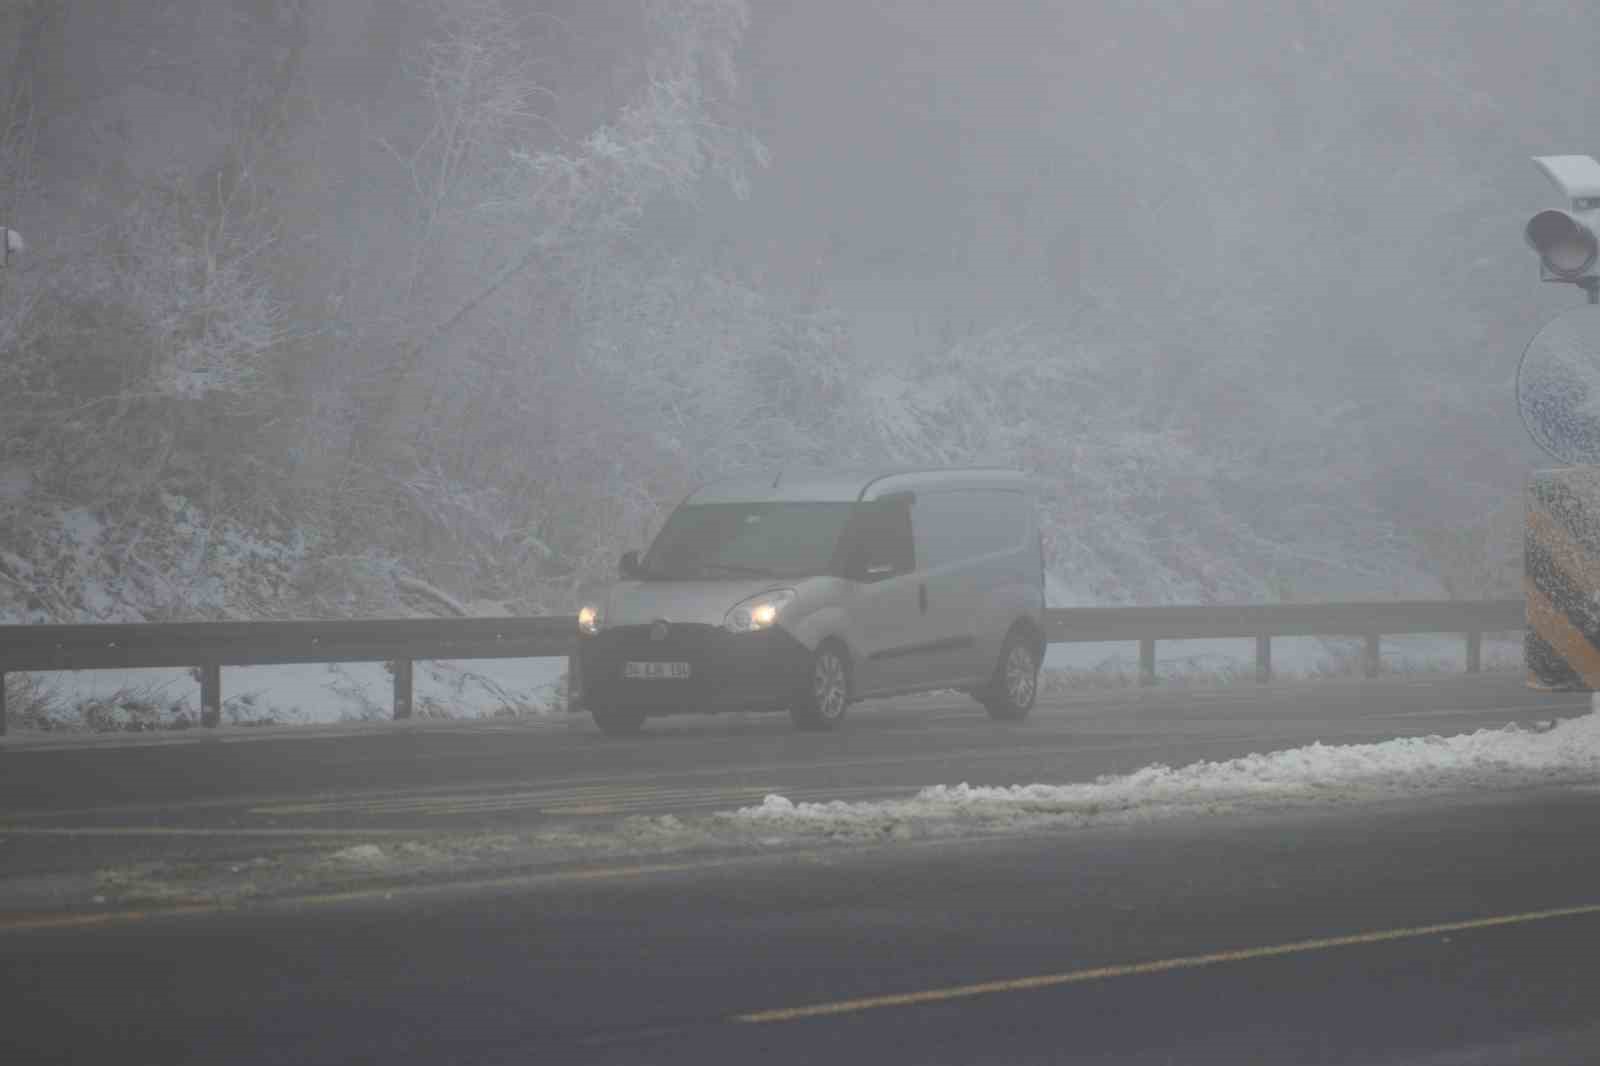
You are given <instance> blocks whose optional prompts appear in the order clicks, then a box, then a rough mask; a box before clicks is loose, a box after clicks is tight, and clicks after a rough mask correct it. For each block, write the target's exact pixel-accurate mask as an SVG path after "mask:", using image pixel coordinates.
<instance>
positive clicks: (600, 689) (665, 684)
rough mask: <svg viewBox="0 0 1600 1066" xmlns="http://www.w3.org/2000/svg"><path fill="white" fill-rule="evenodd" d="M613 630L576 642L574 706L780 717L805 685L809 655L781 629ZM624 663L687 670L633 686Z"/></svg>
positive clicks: (635, 681) (670, 627)
mask: <svg viewBox="0 0 1600 1066" xmlns="http://www.w3.org/2000/svg"><path fill="white" fill-rule="evenodd" d="M652 629H653V627H652V626H648V625H636V626H616V627H613V628H610V629H603V630H601V631H600V632H599V633H597V634H595V635H594V636H584V637H580V638H579V641H578V675H579V703H580V705H581V706H582V707H585V708H587V707H596V706H598V707H608V708H615V709H619V710H621V709H628V710H642V711H644V712H645V713H647V714H695V713H701V712H707V711H734V710H781V709H783V708H785V707H787V706H789V704H790V703H791V702H793V698H794V696H795V694H796V693H797V692H799V691H800V689H801V686H803V685H804V684H805V681H806V678H807V676H808V673H809V671H810V668H811V652H810V651H808V650H807V649H806V647H805V645H803V644H801V643H800V642H799V641H797V640H796V639H795V638H794V637H792V636H791V635H790V634H789V633H788V632H787V631H785V630H784V629H783V628H782V627H781V626H773V627H771V628H770V629H763V630H760V631H758V632H755V633H730V632H728V631H727V630H725V629H723V628H722V627H721V626H710V625H699V624H692V623H674V624H671V625H668V626H667V627H666V631H665V633H659V632H658V633H656V634H654V635H653V634H652ZM628 663H687V664H688V666H689V676H688V677H687V678H670V677H658V678H650V679H648V680H646V679H639V678H630V677H626V676H625V675H624V671H625V668H626V664H628Z"/></svg>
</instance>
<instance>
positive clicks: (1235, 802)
mask: <svg viewBox="0 0 1600 1066" xmlns="http://www.w3.org/2000/svg"><path fill="white" fill-rule="evenodd" d="M1597 776H1600V713H1591V714H1588V715H1586V716H1584V717H1582V718H1576V719H1571V720H1568V721H1565V722H1562V723H1560V724H1559V725H1557V724H1553V723H1545V724H1543V725H1542V726H1540V727H1536V728H1533V729H1525V728H1522V727H1520V726H1517V725H1509V726H1506V727H1505V728H1503V729H1495V730H1479V731H1478V732H1476V733H1470V734H1465V735H1461V736H1454V737H1439V736H1429V737H1415V738H1404V739H1399V740H1390V741H1385V742H1383V743H1381V744H1360V745H1351V746H1344V747H1338V746H1328V745H1324V744H1321V743H1316V744H1312V745H1310V746H1308V747H1303V748H1294V749H1290V750H1287V751H1278V752H1273V753H1271V754H1267V755H1259V754H1251V755H1247V756H1244V757H1243V758H1238V759H1230V760H1227V761H1225V762H1197V763H1191V764H1189V765H1188V766H1183V767H1179V768H1176V769H1174V768H1173V767H1170V766H1165V765H1161V764H1156V765H1153V766H1147V767H1145V768H1143V769H1141V770H1136V771H1134V772H1133V773H1131V774H1124V775H1116V776H1110V775H1108V776H1102V777H1099V778H1096V779H1095V780H1094V781H1092V782H1088V783H1084V784H1067V785H1045V784H1033V785H1016V786H1010V787H1004V788H982V787H975V786H972V785H967V784H960V785H935V786H932V787H930V788H924V789H922V790H921V791H920V792H918V793H917V794H916V795H915V796H913V797H911V798H910V799H904V800H890V801H881V802H872V803H843V802H832V803H794V802H791V801H790V800H788V799H786V798H784V797H783V796H778V795H771V796H768V797H767V798H766V800H765V801H764V802H762V803H761V805H760V806H757V807H745V808H742V809H740V810H737V811H732V812H724V813H722V814H721V815H719V816H718V817H720V818H722V819H724V820H725V821H726V822H728V823H731V824H734V825H741V826H747V827H750V828H752V829H758V830H761V831H765V832H768V833H776V834H779V835H782V834H807V835H822V836H828V837H838V838H861V839H883V838H886V837H887V838H890V839H895V838H909V837H913V836H925V835H937V834H944V833H957V832H963V831H973V830H983V829H1004V828H1021V827H1025V826H1028V825H1031V824H1035V823H1056V822H1065V823H1067V824H1072V823H1086V822H1089V821H1092V820H1094V821H1101V820H1118V821H1131V820H1141V819H1147V818H1154V817H1160V816H1162V815H1170V814H1180V813H1204V812H1222V811H1235V810H1240V809H1242V808H1250V807H1277V806H1286V805H1290V804H1300V805H1303V804H1307V803H1344V802H1354V801H1358V800H1363V799H1376V798H1382V797H1384V796H1394V795H1406V794H1420V793H1425V792H1440V791H1446V790H1452V789H1465V788H1471V789H1490V788H1506V787H1516V786H1521V785H1529V784H1539V783H1554V782H1563V781H1573V780H1581V779H1592V778H1595V777H1597Z"/></svg>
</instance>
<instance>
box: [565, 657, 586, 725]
mask: <svg viewBox="0 0 1600 1066" xmlns="http://www.w3.org/2000/svg"><path fill="white" fill-rule="evenodd" d="M582 709H583V677H582V676H581V675H580V674H579V672H578V657H577V656H576V655H569V656H567V705H566V707H564V708H563V710H565V711H567V712H569V713H571V712H573V711H579V710H582Z"/></svg>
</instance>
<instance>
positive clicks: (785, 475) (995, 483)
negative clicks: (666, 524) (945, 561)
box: [685, 466, 1034, 503]
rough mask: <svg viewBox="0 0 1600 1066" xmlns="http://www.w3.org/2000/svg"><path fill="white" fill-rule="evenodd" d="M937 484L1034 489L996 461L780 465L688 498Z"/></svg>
mask: <svg viewBox="0 0 1600 1066" xmlns="http://www.w3.org/2000/svg"><path fill="white" fill-rule="evenodd" d="M935 487H938V488H957V487H960V488H1014V489H1023V490H1030V491H1031V490H1032V489H1033V488H1034V483H1033V481H1032V479H1031V478H1029V477H1028V476H1027V475H1026V474H1024V473H1023V472H1022V471H1020V470H1012V469H1009V468H1007V467H998V466H970V467H908V466H898V467H876V468H864V469H860V470H784V471H776V472H774V473H772V474H767V475H760V476H757V475H746V476H743V477H731V478H724V479H722V480H720V481H713V482H711V483H709V484H706V485H702V486H701V487H700V488H698V489H696V490H695V491H694V492H693V493H691V494H690V496H689V498H688V500H687V501H685V502H687V503H748V502H750V501H754V500H771V501H779V500H792V501H801V500H807V501H817V502H825V501H850V502H854V501H856V500H871V499H877V498H878V497H880V496H887V495H890V494H892V493H896V492H916V491H918V490H919V489H920V490H924V491H925V490H929V489H933V488H935Z"/></svg>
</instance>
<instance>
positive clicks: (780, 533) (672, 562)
mask: <svg viewBox="0 0 1600 1066" xmlns="http://www.w3.org/2000/svg"><path fill="white" fill-rule="evenodd" d="M851 508H852V505H851V504H849V503H788V502H785V503H700V504H689V505H686V506H683V507H679V508H678V509H677V510H676V511H674V512H673V513H672V517H670V518H668V519H667V524H666V525H665V526H663V527H662V529H661V532H660V533H659V534H657V535H656V539H655V543H653V544H652V545H650V550H649V552H647V553H646V554H645V557H644V559H643V560H642V563H643V570H644V576H645V577H647V578H652V579H655V580H659V581H692V580H699V579H705V578H716V577H737V576H742V575H748V576H751V577H784V578H800V577H812V576H814V575H817V574H826V573H828V572H830V570H831V568H832V565H833V559H834V549H835V548H836V547H837V546H838V543H839V537H840V535H841V534H842V533H843V532H844V528H845V526H846V525H847V524H848V523H849V521H850V512H851Z"/></svg>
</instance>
